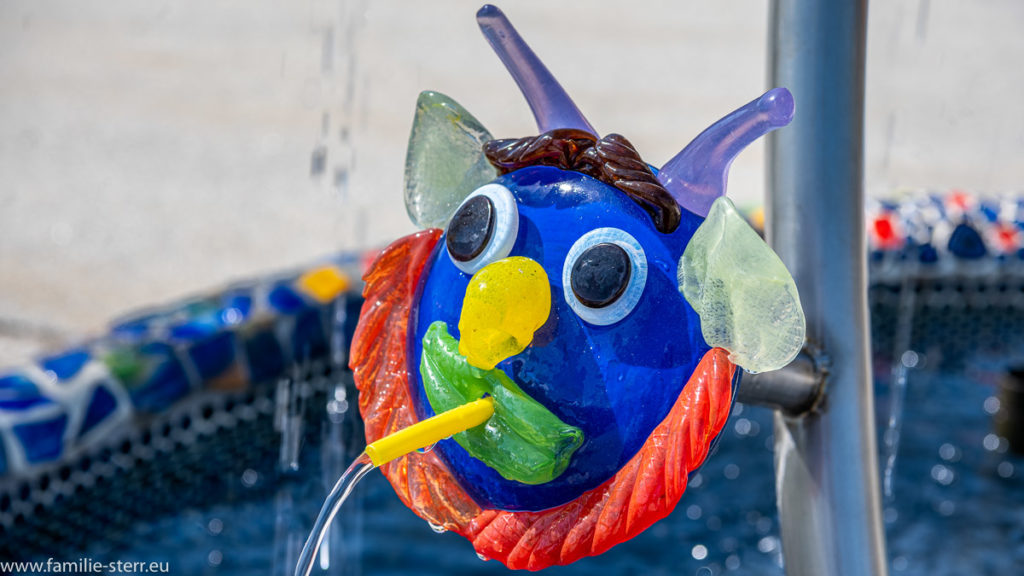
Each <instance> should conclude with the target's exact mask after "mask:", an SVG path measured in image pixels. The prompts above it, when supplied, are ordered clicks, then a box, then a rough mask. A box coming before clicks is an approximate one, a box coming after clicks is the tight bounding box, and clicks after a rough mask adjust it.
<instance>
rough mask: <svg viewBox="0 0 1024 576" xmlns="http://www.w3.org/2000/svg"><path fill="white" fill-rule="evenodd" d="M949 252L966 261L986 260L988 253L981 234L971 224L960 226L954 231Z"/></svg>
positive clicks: (950, 238)
mask: <svg viewBox="0 0 1024 576" xmlns="http://www.w3.org/2000/svg"><path fill="white" fill-rule="evenodd" d="M949 251H950V252H952V253H953V255H955V256H957V257H959V258H963V259H965V260H977V259H979V258H984V257H985V255H986V254H987V253H988V251H987V250H986V249H985V241H984V240H982V239H981V234H979V233H978V231H977V230H976V229H974V228H973V227H972V226H971V225H969V224H958V225H957V227H956V228H955V229H953V234H951V235H950V237H949Z"/></svg>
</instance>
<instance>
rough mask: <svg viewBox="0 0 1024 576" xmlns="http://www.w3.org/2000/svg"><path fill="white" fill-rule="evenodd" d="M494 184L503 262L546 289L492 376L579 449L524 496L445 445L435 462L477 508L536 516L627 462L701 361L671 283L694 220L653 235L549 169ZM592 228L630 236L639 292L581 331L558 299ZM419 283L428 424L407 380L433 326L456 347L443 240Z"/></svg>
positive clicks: (415, 334)
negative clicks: (511, 234)
mask: <svg viewBox="0 0 1024 576" xmlns="http://www.w3.org/2000/svg"><path fill="white" fill-rule="evenodd" d="M495 182H496V183H498V184H501V185H503V186H505V187H506V188H508V189H509V190H510V191H511V192H512V194H513V196H514V197H515V199H516V205H517V207H518V210H519V230H518V235H517V238H516V242H515V245H514V247H513V248H512V253H511V255H512V256H526V257H528V258H532V259H533V260H535V261H537V262H538V263H540V264H541V265H542V266H543V267H544V270H545V271H546V272H547V275H548V279H549V280H550V283H551V314H550V316H549V317H548V319H547V322H546V323H545V324H544V325H543V326H542V327H541V328H540V329H539V330H538V331H537V332H536V334H535V336H534V340H533V342H532V343H531V344H530V346H529V347H527V348H526V350H524V351H523V352H522V353H520V354H517V355H515V356H512V357H511V358H508V359H506V360H504V361H502V362H501V363H500V364H498V368H501V369H502V370H504V371H505V373H506V374H508V375H509V377H511V378H512V379H513V380H515V382H516V383H517V384H518V385H519V386H520V387H521V388H522V389H523V390H524V391H525V392H526V393H527V394H529V395H530V396H531V397H533V398H534V399H536V400H537V401H538V402H540V403H541V404H543V405H544V406H545V407H547V408H548V409H549V410H551V411H552V412H554V413H555V414H556V415H557V416H558V417H559V418H560V419H562V421H563V422H565V423H567V424H571V425H574V426H577V427H579V428H581V429H582V430H583V434H584V442H583V445H582V446H581V447H580V448H579V450H577V451H576V453H575V454H574V455H573V457H572V460H571V462H570V465H569V467H568V469H567V470H566V471H565V472H564V473H563V474H562V475H561V476H559V477H558V478H556V479H554V480H553V481H551V482H548V483H546V484H541V485H533V486H530V485H525V484H521V483H518V482H514V481H510V480H506V479H504V478H502V477H501V476H500V475H498V473H497V472H495V471H494V470H492V469H491V468H489V467H487V465H485V464H484V463H483V462H481V461H479V460H477V459H475V458H473V457H471V456H470V455H469V454H468V453H467V452H466V451H465V450H464V449H463V448H462V447H461V446H459V445H458V444H457V443H455V442H454V441H452V440H445V441H442V442H440V443H438V445H437V446H436V447H435V451H436V452H437V453H438V454H439V456H440V457H441V458H442V459H443V460H444V461H445V462H446V463H447V464H448V467H449V469H450V470H451V471H452V473H453V474H454V476H455V478H456V480H457V481H458V482H459V484H460V485H461V486H462V488H463V489H465V490H466V492H467V493H469V494H470V495H471V496H472V497H473V498H474V499H475V500H476V501H477V502H478V503H479V504H480V505H481V506H485V507H488V508H497V509H503V510H543V509H546V508H550V507H552V506H557V505H560V504H563V503H565V502H568V501H570V500H573V499H574V498H576V497H577V496H579V495H580V494H582V493H583V492H585V491H587V490H590V489H592V488H595V487H597V486H598V485H600V484H601V483H602V482H604V481H605V480H608V479H609V478H610V477H611V476H612V475H614V474H615V472H617V471H618V470H619V468H621V467H622V466H623V464H625V463H626V462H627V461H628V460H629V459H630V458H631V457H632V456H633V455H634V454H636V452H637V451H638V450H639V449H640V447H641V446H642V445H643V443H644V441H646V440H647V437H648V436H649V435H650V433H651V431H652V430H653V429H654V428H655V426H657V425H658V423H660V422H661V421H662V420H663V419H664V418H665V416H666V415H667V414H668V412H669V410H670V409H671V407H672V405H673V404H674V403H675V401H676V398H677V397H678V396H679V394H680V392H681V391H682V389H683V386H684V385H685V384H686V382H687V380H689V378H690V375H691V374H692V373H693V370H694V368H695V367H696V365H697V363H698V362H699V361H700V359H701V357H702V356H703V355H704V354H705V353H706V352H707V351H708V349H709V347H708V345H707V343H705V342H704V338H703V337H702V336H701V330H700V319H699V317H698V316H697V314H696V313H695V312H694V311H693V309H692V308H691V307H690V306H689V305H688V304H687V303H686V300H685V299H684V298H683V297H682V295H681V294H680V293H679V290H678V282H677V279H676V277H677V274H676V269H677V266H678V264H677V263H678V262H679V258H680V257H681V256H682V253H683V250H684V249H685V248H686V244H687V242H689V240H690V237H691V236H692V235H693V233H694V231H695V230H696V229H697V227H698V226H699V225H700V224H701V222H703V219H702V218H700V217H699V216H696V215H694V214H692V213H690V212H688V211H686V210H683V217H682V223H681V224H680V226H679V227H678V228H677V229H676V230H675V231H674V232H672V233H671V234H662V233H660V232H658V231H657V230H655V228H654V225H653V223H652V221H651V218H650V216H649V215H648V214H647V213H646V212H645V211H644V210H643V209H642V208H641V207H640V206H639V205H638V204H636V203H635V202H634V201H633V200H631V199H630V198H629V197H627V196H626V194H625V193H623V192H621V191H619V190H617V189H615V188H613V187H611V186H609V185H607V184H604V183H602V182H599V181H597V180H595V179H593V178H590V177H589V176H584V175H582V174H579V173H576V172H568V171H564V170H559V169H557V168H550V167H542V166H537V167H531V168H525V169H522V170H518V171H516V172H513V173H511V174H508V175H505V176H502V177H500V178H498V179H497V180H495ZM598 228H615V229H619V230H622V231H624V232H626V233H628V234H629V235H631V236H632V237H633V238H635V239H636V241H637V242H638V243H639V244H640V246H641V247H642V249H643V252H644V255H645V257H646V261H647V279H646V283H645V285H644V288H643V293H642V295H641V296H640V298H639V300H638V301H637V303H636V305H635V307H634V308H633V309H632V311H630V312H629V313H628V314H627V315H626V316H625V317H624V318H622V319H621V320H619V321H618V322H615V323H613V324H610V325H607V326H599V325H595V324H591V323H588V322H586V321H584V320H583V319H581V318H580V317H579V316H578V315H577V314H576V313H575V312H574V311H573V309H572V308H571V307H570V306H569V304H568V303H567V302H566V296H565V294H564V292H563V287H562V271H563V267H564V266H565V260H566V256H567V255H568V253H569V250H570V248H571V247H572V246H573V244H574V243H575V242H576V241H577V240H578V239H579V238H580V237H581V236H583V235H584V234H586V233H588V232H591V231H592V230H595V229H598ZM425 272H426V273H425V274H424V277H423V278H422V279H421V285H420V292H419V294H418V296H417V305H416V306H414V307H413V310H412V317H411V319H410V326H411V327H413V328H414V329H413V330H410V338H412V339H413V341H412V342H410V350H412V351H413V353H412V354H411V355H410V358H409V361H410V365H409V373H410V375H411V378H410V385H411V387H412V392H413V399H414V402H415V403H416V407H417V410H418V412H419V414H418V415H419V417H420V418H426V417H429V416H432V415H433V411H432V410H431V408H430V404H429V403H428V401H427V399H426V394H425V392H424V390H423V383H422V380H421V378H420V372H419V365H420V357H421V355H422V352H423V346H422V342H423V336H424V334H425V333H426V330H427V327H428V326H429V325H430V324H431V323H432V322H434V321H437V320H442V321H444V322H445V323H447V325H448V331H449V332H450V333H451V334H452V335H453V336H456V337H458V335H459V332H458V324H459V315H460V313H461V311H462V299H463V296H464V295H465V292H466V286H467V285H468V283H469V279H470V275H469V274H466V273H465V272H462V271H461V270H459V269H458V268H456V267H455V265H454V264H453V263H452V261H451V258H450V257H449V256H448V254H447V252H446V248H445V238H444V237H442V238H441V240H440V242H438V243H437V247H436V248H435V251H434V255H433V257H432V259H431V261H430V263H429V264H428V266H427V268H426V270H425ZM570 292H571V291H570Z"/></svg>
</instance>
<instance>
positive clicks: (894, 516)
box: [882, 508, 900, 524]
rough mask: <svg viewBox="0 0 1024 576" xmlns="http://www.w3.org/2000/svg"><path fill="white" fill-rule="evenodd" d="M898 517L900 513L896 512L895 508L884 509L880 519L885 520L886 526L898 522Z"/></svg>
mask: <svg viewBox="0 0 1024 576" xmlns="http://www.w3.org/2000/svg"><path fill="white" fill-rule="evenodd" d="M899 517H900V513H899V512H897V511H896V509H895V508H886V509H885V511H884V512H882V518H884V519H885V523H886V524H892V523H893V522H895V521H896V520H898V519H899Z"/></svg>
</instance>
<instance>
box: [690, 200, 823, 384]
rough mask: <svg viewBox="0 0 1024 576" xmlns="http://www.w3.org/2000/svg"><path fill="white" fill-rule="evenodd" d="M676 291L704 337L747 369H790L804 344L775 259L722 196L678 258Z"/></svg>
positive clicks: (790, 289) (788, 282)
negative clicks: (692, 312) (697, 317)
mask: <svg viewBox="0 0 1024 576" xmlns="http://www.w3.org/2000/svg"><path fill="white" fill-rule="evenodd" d="M679 291H680V292H682V293H683V296H685V297H686V301H687V302H689V303H690V305H691V306H693V309H694V310H696V312H697V314H699V315H700V327H701V332H702V334H703V335H704V340H706V341H707V343H708V345H710V346H712V347H719V348H724V349H726V350H728V351H729V360H730V361H732V363H733V364H736V365H738V366H742V367H743V368H744V369H746V370H747V371H750V372H765V371H768V370H776V369H778V368H782V367H783V366H785V365H786V364H789V362H790V361H791V360H793V358H795V357H796V355H797V353H798V352H800V348H801V347H803V344H804V333H805V329H806V327H805V323H804V311H803V308H801V307H800V296H799V294H797V291H796V283H795V282H793V277H792V276H790V275H789V271H788V270H786V266H785V265H784V264H783V263H782V261H781V260H779V257H778V256H777V255H776V254H775V252H773V251H772V249H771V248H769V247H768V245H767V244H765V243H764V240H762V239H761V238H760V237H759V236H758V235H757V232H754V229H753V228H751V227H750V225H749V224H747V222H746V220H744V219H743V217H742V216H740V215H739V214H738V213H737V212H736V207H735V206H733V204H732V201H731V200H729V199H728V198H726V197H724V196H722V197H719V198H718V199H716V200H715V201H714V203H713V204H711V210H710V211H709V212H708V216H707V219H706V220H704V223H703V224H701V225H700V227H699V228H697V231H696V232H695V233H694V234H693V238H691V239H690V243H689V244H688V245H687V246H686V251H685V252H683V257H682V259H680V261H679Z"/></svg>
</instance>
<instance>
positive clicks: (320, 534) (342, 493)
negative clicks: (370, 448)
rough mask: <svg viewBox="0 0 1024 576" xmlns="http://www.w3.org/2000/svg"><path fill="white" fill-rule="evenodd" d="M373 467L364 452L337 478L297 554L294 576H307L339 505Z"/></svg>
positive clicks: (339, 507) (339, 508)
mask: <svg viewBox="0 0 1024 576" xmlns="http://www.w3.org/2000/svg"><path fill="white" fill-rule="evenodd" d="M373 469H374V465H373V462H371V461H370V457H369V456H367V455H366V453H365V452H364V453H363V454H360V455H359V457H358V458H356V459H355V461H353V462H352V465H351V466H349V467H348V470H345V473H344V474H342V475H341V478H339V479H338V483H337V484H335V485H334V489H333V490H331V493H330V494H328V495H327V500H325V501H324V505H323V508H321V509H320V514H319V515H318V516H317V517H316V522H315V523H314V524H313V530H312V531H311V532H310V533H309V538H308V539H307V540H306V545H305V546H303V547H302V554H301V555H300V556H299V562H298V564H297V565H296V567H295V576H309V574H310V572H312V570H313V560H314V558H315V557H316V555H317V551H318V550H319V549H320V544H321V543H322V542H323V540H324V537H325V536H326V535H327V529H328V528H329V527H330V525H331V522H332V521H333V520H334V517H335V516H337V514H338V511H339V510H341V505H342V504H344V503H345V500H346V499H348V496H349V494H351V493H352V489H353V488H355V486H356V484H358V483H359V481H360V480H362V479H363V476H366V474H367V473H369V472H370V470H373Z"/></svg>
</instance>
